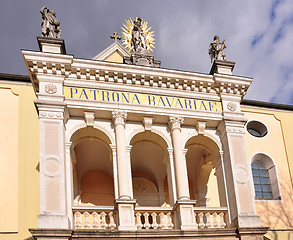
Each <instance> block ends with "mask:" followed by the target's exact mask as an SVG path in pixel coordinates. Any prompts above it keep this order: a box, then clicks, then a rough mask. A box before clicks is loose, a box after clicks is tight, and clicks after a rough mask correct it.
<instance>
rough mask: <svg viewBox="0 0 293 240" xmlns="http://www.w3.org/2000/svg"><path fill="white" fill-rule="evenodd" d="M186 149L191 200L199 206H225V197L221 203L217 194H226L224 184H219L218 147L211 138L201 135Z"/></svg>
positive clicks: (190, 141)
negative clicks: (217, 169)
mask: <svg viewBox="0 0 293 240" xmlns="http://www.w3.org/2000/svg"><path fill="white" fill-rule="evenodd" d="M185 148H186V149H188V151H187V154H186V162H187V171H188V180H189V190H190V197H191V199H193V200H196V204H197V206H202V207H219V206H225V204H226V203H225V201H224V199H225V197H224V195H223V199H222V200H223V202H222V203H220V197H219V196H220V194H216V193H217V192H219V190H220V191H221V194H224V188H223V186H222V185H224V184H219V183H218V177H217V176H216V171H215V166H217V163H218V162H219V159H220V156H219V148H218V146H217V145H216V144H215V142H214V141H213V140H211V139H210V138H208V137H205V136H201V135H199V136H195V137H192V138H190V139H189V140H188V142H187V143H186V146H185ZM219 174H220V173H219ZM220 182H222V178H221V179H220ZM219 185H221V186H220V188H221V189H219V187H218V186H219Z"/></svg>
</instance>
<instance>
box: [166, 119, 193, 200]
mask: <svg viewBox="0 0 293 240" xmlns="http://www.w3.org/2000/svg"><path fill="white" fill-rule="evenodd" d="M182 123H183V117H173V116H171V117H170V119H169V125H170V129H171V138H172V144H173V152H174V167H175V179H176V189H177V199H178V200H189V199H190V196H189V188H188V175H187V166H186V162H185V157H184V152H183V146H182V141H181V124H182Z"/></svg>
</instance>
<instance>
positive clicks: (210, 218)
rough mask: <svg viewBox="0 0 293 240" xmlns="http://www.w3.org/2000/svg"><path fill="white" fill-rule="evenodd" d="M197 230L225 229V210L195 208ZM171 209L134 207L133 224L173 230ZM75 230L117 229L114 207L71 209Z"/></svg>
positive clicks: (226, 222) (226, 215) (140, 227)
mask: <svg viewBox="0 0 293 240" xmlns="http://www.w3.org/2000/svg"><path fill="white" fill-rule="evenodd" d="M194 214H195V219H196V224H197V227H198V229H203V228H225V227H227V225H228V210H227V208H223V207H221V208H207V207H195V208H194ZM173 215H174V212H173V209H172V208H169V207H136V208H135V224H136V227H137V230H141V229H161V230H168V229H174V220H173ZM73 216H74V228H75V229H109V230H110V229H117V224H116V221H117V220H116V215H115V210H114V207H96V206H91V207H85V206H79V207H74V208H73Z"/></svg>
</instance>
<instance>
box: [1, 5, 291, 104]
mask: <svg viewBox="0 0 293 240" xmlns="http://www.w3.org/2000/svg"><path fill="white" fill-rule="evenodd" d="M43 5H47V7H49V8H51V9H54V10H55V11H56V13H57V19H58V20H59V21H60V22H61V26H62V37H63V38H64V39H65V44H66V49H67V52H68V53H70V54H74V56H75V57H79V58H89V59H91V58H93V57H94V56H96V55H97V54H98V53H99V52H101V51H103V50H104V49H105V48H106V47H108V46H109V45H110V44H112V41H113V40H111V39H110V38H109V36H110V35H111V34H112V33H113V32H114V31H117V32H118V33H119V34H121V27H122V24H123V23H124V22H125V20H126V19H129V18H130V17H131V18H135V17H137V16H139V17H141V18H143V19H144V20H145V21H148V22H149V25H150V26H151V27H152V30H154V31H155V39H156V41H155V46H156V48H155V50H154V52H153V54H154V56H155V58H156V59H158V60H161V61H162V67H164V68H173V69H181V70H188V71H194V72H203V73H208V72H209V70H210V68H211V63H210V59H209V55H208V46H209V43H210V42H211V41H212V39H213V36H214V35H215V34H217V35H219V36H220V38H221V39H225V40H226V44H227V49H226V51H225V53H226V56H227V60H229V61H235V62H236V66H235V70H234V72H233V74H235V75H241V76H249V77H253V79H254V81H253V84H252V85H251V87H250V89H249V91H248V93H247V96H246V98H247V99H255V100H260V101H267V102H277V103H285V104H293V1H292V0H275V1H268V0H245V1H243V0H222V1H219V0H208V1H195V0H181V1H175V0H159V1H158V0H148V1H135V0H123V1H119V0H86V1H80V0H70V1H68V0H67V1H65V0H50V1H48V0H46V1H44V0H42V1H41V0H25V1H23V0H1V3H0V30H1V34H0V54H1V58H0V72H4V73H17V74H27V70H26V69H25V65H24V61H23V58H22V56H21V53H20V50H21V49H32V50H38V45H37V41H36V36H37V35H41V27H40V24H41V14H40V13H39V10H40V9H41V7H42V6H43Z"/></svg>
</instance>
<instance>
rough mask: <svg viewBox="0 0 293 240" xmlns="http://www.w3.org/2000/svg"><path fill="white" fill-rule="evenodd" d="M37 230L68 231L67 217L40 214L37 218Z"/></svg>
mask: <svg viewBox="0 0 293 240" xmlns="http://www.w3.org/2000/svg"><path fill="white" fill-rule="evenodd" d="M37 223H38V228H46V229H48V228H54V229H69V228H70V227H69V219H68V216H64V215H63V216H62V215H45V214H40V215H38V218H37Z"/></svg>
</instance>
